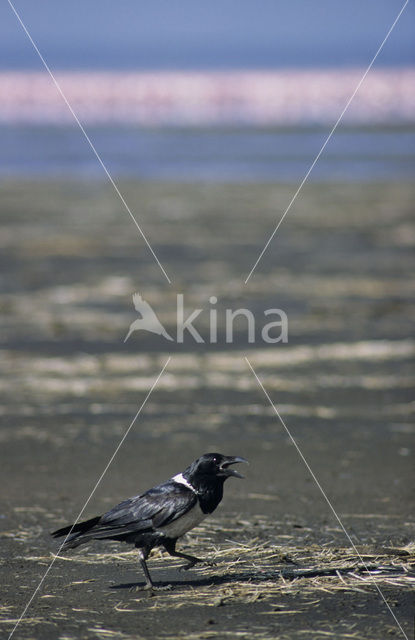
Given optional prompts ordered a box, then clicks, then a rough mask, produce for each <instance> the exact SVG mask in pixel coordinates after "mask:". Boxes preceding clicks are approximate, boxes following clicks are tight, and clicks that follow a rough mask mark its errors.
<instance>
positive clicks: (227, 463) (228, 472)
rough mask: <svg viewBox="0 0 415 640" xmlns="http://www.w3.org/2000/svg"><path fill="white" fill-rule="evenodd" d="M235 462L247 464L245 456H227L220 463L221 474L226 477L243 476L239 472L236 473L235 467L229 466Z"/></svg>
mask: <svg viewBox="0 0 415 640" xmlns="http://www.w3.org/2000/svg"><path fill="white" fill-rule="evenodd" d="M237 462H245V463H246V464H249V462H248V460H245V458H240V457H238V456H235V457H234V456H227V458H226V460H225V461H224V462H222V464H221V465H220V468H221V471H223V474H221V475H224V476H226V477H227V478H230V477H233V478H243V477H244V476H243V475H242V474H241V473H238V471H235V469H230V468H229V467H230V465H231V464H236V463H237Z"/></svg>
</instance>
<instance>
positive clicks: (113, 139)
mask: <svg viewBox="0 0 415 640" xmlns="http://www.w3.org/2000/svg"><path fill="white" fill-rule="evenodd" d="M16 9H17V10H18V11H20V12H21V17H22V19H23V21H24V22H26V23H27V27H28V30H29V32H30V33H31V35H32V36H33V39H34V41H35V42H36V43H37V44H38V46H39V48H40V51H41V52H42V54H43V55H44V56H45V59H46V61H47V63H48V64H49V65H50V68H51V69H52V70H53V72H56V74H57V80H58V81H59V83H60V85H61V87H62V90H63V92H64V93H65V95H66V96H67V98H68V100H69V102H70V104H71V105H72V106H73V108H74V110H75V112H76V113H77V115H78V116H79V118H80V119H81V121H82V122H83V123H84V124H85V125H88V130H89V131H90V133H91V136H92V137H93V140H94V142H95V143H96V145H97V147H99V151H100V152H101V153H103V154H104V155H105V160H106V163H107V164H108V168H109V169H110V170H111V171H112V173H114V174H116V175H119V176H128V177H132V176H133V177H138V178H144V179H157V180H160V179H168V180H175V179H178V180H186V181H189V180H190V181H194V180H215V181H217V180H220V181H227V180H233V181H235V180H236V181H238V180H244V181H246V180H250V181H255V180H267V181H275V180H278V179H279V180H290V181H296V180H298V179H299V178H300V176H302V174H303V173H305V171H306V170H307V168H308V166H309V164H310V162H311V161H312V159H313V158H314V156H315V155H316V152H317V151H318V149H319V147H320V146H321V144H322V142H323V141H324V137H325V135H326V134H327V130H328V128H329V127H330V126H331V125H333V124H334V122H335V121H336V120H337V117H338V116H339V115H340V113H341V111H342V110H343V107H344V106H345V104H346V102H347V100H348V99H349V97H350V95H351V94H352V93H353V91H354V89H355V87H356V86H357V83H358V82H359V80H360V78H361V76H362V75H363V71H364V70H365V69H366V67H367V66H368V64H369V62H370V61H371V59H372V57H373V56H374V54H375V53H376V51H377V49H378V47H379V46H380V44H381V42H382V40H383V39H384V37H385V35H386V33H387V31H388V30H389V28H390V26H391V25H392V23H393V21H394V19H395V18H396V16H397V14H398V11H399V9H400V3H399V2H396V1H393V2H390V1H389V0H382V1H380V2H377V1H376V0H367V1H366V2H364V3H361V2H358V1H357V0H353V1H352V2H348V3H344V2H340V1H335V2H332V1H331V0H319V1H318V2H306V3H304V2H302V1H299V0H294V1H293V2H291V3H288V2H272V1H265V2H261V6H260V8H259V7H257V6H256V4H255V3H253V2H249V1H243V2H236V1H227V2H213V3H209V5H204V4H203V3H194V2H191V1H190V0H184V1H183V2H164V1H160V0H156V1H155V2H153V3H151V4H150V3H141V4H140V7H137V4H136V2H133V1H131V0H125V1H124V2H122V3H121V4H120V5H118V6H116V7H115V6H114V4H113V3H112V2H109V1H103V2H99V1H98V0H91V1H89V2H88V3H86V4H84V3H80V2H76V1H75V2H69V1H67V0H64V1H62V2H59V3H54V2H52V1H48V0H40V1H39V2H37V3H36V5H34V4H33V3H32V2H30V1H27V0H23V1H21V2H18V3H17V4H16ZM413 23H414V8H413V6H412V5H411V4H409V6H408V7H407V8H406V10H405V12H404V14H403V16H402V19H401V20H399V22H398V24H397V25H396V27H395V29H394V32H393V35H392V37H390V38H389V40H388V41H387V43H386V44H385V46H384V48H383V50H382V52H381V53H380V55H379V57H378V59H377V60H376V62H375V65H374V67H373V69H372V71H371V72H370V74H369V76H368V78H367V80H366V81H365V83H364V85H363V86H362V88H361V89H360V91H359V93H358V95H357V96H356V98H355V100H354V101H353V104H352V105H351V107H350V109H349V110H348V111H347V113H346V114H345V117H344V119H343V122H342V127H340V129H339V131H338V133H337V135H336V136H335V138H334V139H333V141H332V143H331V144H330V146H329V147H328V149H327V150H326V152H325V154H324V156H323V157H322V158H321V161H320V162H319V163H318V165H317V166H316V168H315V170H314V171H313V174H312V176H311V179H326V178H327V179H348V180H364V179H366V178H368V179H370V178H375V179H382V178H385V177H393V178H395V179H396V178H399V177H406V178H408V177H410V175H411V171H413V162H414V158H413V149H414V135H413V130H412V128H411V125H412V124H413V119H414V112H415V109H414V107H415V98H414V89H413V86H414V74H413V65H414V57H415V52H414V45H413V39H414V38H413V36H414V33H413ZM0 70H1V71H0V72H1V89H0V92H1V93H0V102H1V106H0V126H1V127H2V129H1V135H2V141H3V143H2V145H1V150H0V175H20V174H24V175H28V174H29V175H38V174H42V175H45V174H49V175H55V176H56V175H76V176H79V175H81V176H86V175H88V176H94V177H99V176H101V175H102V169H101V167H100V166H99V165H98V164H97V162H96V158H94V156H93V155H92V154H91V152H90V149H89V148H88V146H87V145H86V144H85V142H84V140H83V139H82V136H81V135H80V132H79V131H78V130H77V128H76V126H75V125H74V122H73V117H72V115H71V113H70V112H69V110H68V108H67V106H66V105H65V104H64V102H63V100H62V98H61V96H60V95H59V94H58V92H57V90H56V87H55V86H54V85H53V83H52V82H51V80H50V78H49V77H48V76H47V74H46V73H45V71H44V69H43V66H42V63H41V61H40V60H39V58H38V56H37V55H36V53H35V51H34V49H33V47H32V45H31V43H30V42H29V39H28V38H27V36H26V34H25V33H24V31H23V29H22V28H21V26H20V25H19V24H18V21H17V19H16V16H15V15H14V14H13V12H12V11H11V9H10V7H9V5H8V4H7V3H5V4H4V5H3V6H2V7H1V9H0ZM218 128H220V131H218ZM363 128H364V129H365V130H362V129H363ZM183 129H185V130H184V131H183ZM299 129H301V135H298V131H299ZM40 147H41V148H42V153H37V149H39V148H40Z"/></svg>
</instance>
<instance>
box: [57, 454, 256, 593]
mask: <svg viewBox="0 0 415 640" xmlns="http://www.w3.org/2000/svg"><path fill="white" fill-rule="evenodd" d="M236 462H247V460H245V458H240V457H233V456H224V455H222V454H220V453H205V454H204V455H203V456H201V457H200V458H198V459H197V460H195V462H193V463H192V464H191V465H190V466H189V467H187V469H186V470H185V471H183V473H179V474H177V475H175V476H173V478H171V479H170V480H167V482H164V483H163V484H159V485H157V486H156V487H153V488H152V489H149V491H146V492H145V493H143V494H141V495H139V496H134V498H128V500H124V501H123V502H120V504H118V505H117V506H115V507H113V508H112V509H111V510H110V511H108V512H107V513H104V515H102V516H97V517H95V518H91V519H90V520H86V521H85V522H79V523H77V524H75V525H70V526H67V527H63V528H62V529H58V530H57V531H54V532H53V533H52V536H54V537H55V538H59V537H61V536H66V539H65V541H64V543H63V545H62V550H63V551H65V550H66V549H72V548H74V547H78V546H79V545H81V544H85V543H87V542H89V541H90V540H119V541H121V542H127V543H130V544H134V545H135V546H136V547H137V549H138V553H139V559H140V562H141V567H142V569H143V572H144V576H145V579H146V584H145V586H144V589H157V587H155V585H154V584H153V581H152V579H151V576H150V573H149V570H148V568H147V564H146V560H147V558H148V556H149V555H150V552H151V550H152V549H153V547H160V546H161V547H164V549H165V550H166V551H167V553H169V554H170V555H171V556H174V557H178V558H184V559H185V560H188V564H186V565H185V566H184V567H183V569H190V567H193V566H194V565H195V564H196V563H197V562H203V560H200V559H199V558H195V557H194V556H190V555H187V554H186V553H180V552H179V551H176V542H177V539H178V538H180V537H181V536H183V535H184V534H185V533H187V531H190V529H193V527H196V526H197V525H198V524H199V523H200V522H202V520H204V518H206V516H207V515H209V513H212V512H213V511H214V510H215V509H216V507H217V506H218V504H219V503H220V501H221V500H222V497H223V484H224V482H225V480H226V479H227V478H230V477H235V478H243V476H242V475H241V474H240V473H238V472H237V471H235V470H234V469H231V468H230V465H233V464H235V463H236ZM159 588H160V587H159Z"/></svg>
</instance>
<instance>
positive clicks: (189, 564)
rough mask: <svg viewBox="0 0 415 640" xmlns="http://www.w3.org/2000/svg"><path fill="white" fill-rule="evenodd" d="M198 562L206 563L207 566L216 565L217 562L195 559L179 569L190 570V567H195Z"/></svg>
mask: <svg viewBox="0 0 415 640" xmlns="http://www.w3.org/2000/svg"><path fill="white" fill-rule="evenodd" d="M196 564H204V565H205V566H207V567H216V562H212V561H211V560H199V559H197V560H194V561H192V562H188V563H187V564H185V565H183V566H182V567H179V571H188V570H189V569H191V568H192V567H194V566H195V565H196Z"/></svg>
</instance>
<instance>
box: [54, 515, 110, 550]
mask: <svg viewBox="0 0 415 640" xmlns="http://www.w3.org/2000/svg"><path fill="white" fill-rule="evenodd" d="M100 519H101V516H96V517H95V518H91V519H90V520H85V521H84V522H78V523H77V524H75V525H72V524H70V525H68V526H67V527H62V529H57V530H56V531H53V532H52V534H51V535H52V536H53V537H54V538H61V537H62V536H68V539H67V540H65V542H64V544H63V546H62V550H65V549H73V548H74V547H78V546H79V545H80V544H83V543H84V542H87V541H88V540H90V539H91V537H90V536H89V535H88V532H89V531H90V530H91V529H93V528H94V527H95V525H96V524H98V522H99V521H100ZM68 534H69V535H68Z"/></svg>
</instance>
